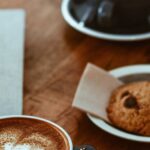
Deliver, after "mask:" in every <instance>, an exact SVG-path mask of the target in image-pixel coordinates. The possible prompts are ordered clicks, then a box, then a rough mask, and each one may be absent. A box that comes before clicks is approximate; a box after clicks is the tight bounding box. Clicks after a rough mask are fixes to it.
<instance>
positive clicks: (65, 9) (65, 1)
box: [61, 0, 150, 42]
mask: <svg viewBox="0 0 150 150" xmlns="http://www.w3.org/2000/svg"><path fill="white" fill-rule="evenodd" d="M69 3H70V0H62V4H61V12H62V16H63V18H64V20H65V21H66V22H67V23H68V24H69V25H70V26H71V27H73V28H74V29H76V30H77V31H79V32H81V33H83V34H86V35H89V36H91V37H95V38H99V39H104V40H111V41H124V42H129V41H141V40H146V39H149V38H150V32H145V33H139V34H112V33H105V32H102V31H95V30H93V29H91V28H88V27H85V26H82V25H79V23H78V22H77V21H76V20H75V19H74V18H73V17H72V15H71V14H70V12H69Z"/></svg>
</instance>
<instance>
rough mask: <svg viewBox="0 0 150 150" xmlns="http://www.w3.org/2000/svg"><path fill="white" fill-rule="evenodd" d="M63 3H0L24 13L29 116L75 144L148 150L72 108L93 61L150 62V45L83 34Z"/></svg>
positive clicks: (27, 0) (107, 65) (102, 63)
mask: <svg viewBox="0 0 150 150" xmlns="http://www.w3.org/2000/svg"><path fill="white" fill-rule="evenodd" d="M60 5H61V1H60V0H0V8H24V9H25V10H26V12H27V15H26V18H27V20H26V41H25V60H24V61H25V66H24V70H25V71H24V114H28V115H35V116H40V117H43V118H46V119H49V120H52V121H54V122H56V123H58V124H59V125H61V126H62V127H63V128H65V129H66V130H67V131H68V133H69V134H70V135H71V137H72V140H73V143H74V144H75V145H80V144H91V145H93V146H95V148H96V149H97V150H149V149H150V144H144V143H136V142H131V141H127V140H124V139H120V138H117V137H114V136H112V135H110V134H108V133H106V132H104V131H102V130H101V129H99V128H97V127H96V126H95V125H93V124H92V123H91V122H90V120H89V119H88V118H87V116H86V115H85V114H84V113H82V112H81V111H79V110H77V109H75V108H72V107H71V103H72V100H73V97H74V94H75V91H76V88H77V85H78V82H79V79H80V77H81V74H82V72H83V70H84V67H85V66H86V64H87V63H88V62H91V63H93V64H95V65H98V66H100V67H103V68H105V69H106V70H111V69H113V68H116V67H120V66H125V65H132V64H143V63H148V64H149V63H150V41H149V40H148V41H143V42H135V43H118V42H111V41H103V40H99V39H95V38H91V37H88V36H86V35H83V34H81V33H79V32H77V31H75V30H73V29H72V28H71V27H69V26H68V25H67V24H66V23H65V21H64V20H63V18H62V15H61V11H60Z"/></svg>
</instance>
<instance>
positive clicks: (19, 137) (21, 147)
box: [0, 116, 72, 150]
mask: <svg viewBox="0 0 150 150" xmlns="http://www.w3.org/2000/svg"><path fill="white" fill-rule="evenodd" d="M0 150H72V143H71V139H70V137H69V136H68V134H67V133H66V132H65V131H64V130H63V129H62V128H61V127H59V126H58V125H55V124H54V123H52V122H50V121H46V120H44V119H39V118H37V117H29V116H24V117H23V116H20V117H17V116H16V117H7V118H1V119H0Z"/></svg>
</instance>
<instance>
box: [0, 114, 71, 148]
mask: <svg viewBox="0 0 150 150" xmlns="http://www.w3.org/2000/svg"><path fill="white" fill-rule="evenodd" d="M12 118H23V119H35V120H39V121H42V122H45V123H48V124H51V125H53V126H54V127H56V128H58V129H59V130H60V131H61V132H62V133H63V134H64V135H65V137H66V139H67V141H68V144H69V149H70V150H73V143H72V140H71V137H70V136H69V134H68V133H67V131H65V129H63V128H62V127H61V126H59V125H58V124H56V123H54V122H53V121H50V120H47V119H44V118H41V117H37V116H30V115H7V116H0V119H12Z"/></svg>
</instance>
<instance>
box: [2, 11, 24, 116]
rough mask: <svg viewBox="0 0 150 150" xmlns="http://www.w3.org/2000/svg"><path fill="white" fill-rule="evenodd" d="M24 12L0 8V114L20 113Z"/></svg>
mask: <svg viewBox="0 0 150 150" xmlns="http://www.w3.org/2000/svg"><path fill="white" fill-rule="evenodd" d="M24 32H25V12H24V11H23V10H22V9H13V10H9V9H6V10H5V9H1V10H0V116H3V115H20V114H22V98H23V49H24Z"/></svg>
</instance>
